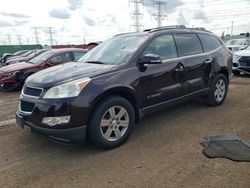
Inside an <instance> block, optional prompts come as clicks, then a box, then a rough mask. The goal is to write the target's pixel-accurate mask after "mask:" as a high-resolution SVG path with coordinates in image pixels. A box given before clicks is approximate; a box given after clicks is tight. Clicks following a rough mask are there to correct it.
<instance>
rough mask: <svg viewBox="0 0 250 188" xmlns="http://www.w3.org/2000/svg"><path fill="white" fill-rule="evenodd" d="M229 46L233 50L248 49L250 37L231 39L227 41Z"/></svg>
mask: <svg viewBox="0 0 250 188" xmlns="http://www.w3.org/2000/svg"><path fill="white" fill-rule="evenodd" d="M225 44H226V46H227V48H228V49H229V50H231V51H232V52H237V51H240V50H244V49H246V48H247V47H248V46H249V44H250V39H231V40H228V41H226V42H225Z"/></svg>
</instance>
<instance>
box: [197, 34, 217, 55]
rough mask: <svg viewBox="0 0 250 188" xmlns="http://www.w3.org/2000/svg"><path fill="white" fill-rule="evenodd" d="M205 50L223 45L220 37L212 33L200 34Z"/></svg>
mask: <svg viewBox="0 0 250 188" xmlns="http://www.w3.org/2000/svg"><path fill="white" fill-rule="evenodd" d="M198 36H199V38H200V39H201V43H202V46H203V49H204V51H205V52H209V51H212V50H214V49H216V48H218V47H220V46H221V42H220V41H219V39H217V38H216V37H214V36H212V35H207V34H198Z"/></svg>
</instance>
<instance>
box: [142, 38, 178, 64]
mask: <svg viewBox="0 0 250 188" xmlns="http://www.w3.org/2000/svg"><path fill="white" fill-rule="evenodd" d="M146 54H155V55H158V56H159V57H160V58H161V59H162V60H163V61H164V60H168V59H172V58H177V52H176V47H175V42H174V38H173V36H172V35H164V36H160V37H157V38H155V39H153V40H152V41H151V43H150V44H149V45H148V46H147V47H146V49H145V51H144V53H143V55H146Z"/></svg>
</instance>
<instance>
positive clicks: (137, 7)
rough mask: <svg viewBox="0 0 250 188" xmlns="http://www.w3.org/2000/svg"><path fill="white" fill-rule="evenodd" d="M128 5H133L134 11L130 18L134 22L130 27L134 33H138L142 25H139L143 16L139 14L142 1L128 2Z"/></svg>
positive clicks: (133, 0)
mask: <svg viewBox="0 0 250 188" xmlns="http://www.w3.org/2000/svg"><path fill="white" fill-rule="evenodd" d="M129 3H133V4H134V11H133V12H132V13H131V17H132V19H133V20H134V24H132V25H130V27H133V28H134V30H135V31H136V32H139V31H140V28H141V27H143V25H141V24H140V19H142V17H143V14H142V13H141V12H140V5H143V0H129Z"/></svg>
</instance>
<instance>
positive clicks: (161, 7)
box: [153, 0, 167, 27]
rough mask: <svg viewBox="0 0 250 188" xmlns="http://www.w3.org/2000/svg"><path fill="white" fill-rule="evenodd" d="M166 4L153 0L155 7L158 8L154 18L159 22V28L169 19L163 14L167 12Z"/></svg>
mask: <svg viewBox="0 0 250 188" xmlns="http://www.w3.org/2000/svg"><path fill="white" fill-rule="evenodd" d="M166 4H167V3H166V2H164V1H160V0H153V6H154V8H156V12H155V13H154V14H153V16H154V18H155V19H156V21H157V27H161V25H162V21H163V20H164V19H165V18H166V17H167V15H166V14H164V13H163V12H165V10H166Z"/></svg>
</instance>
